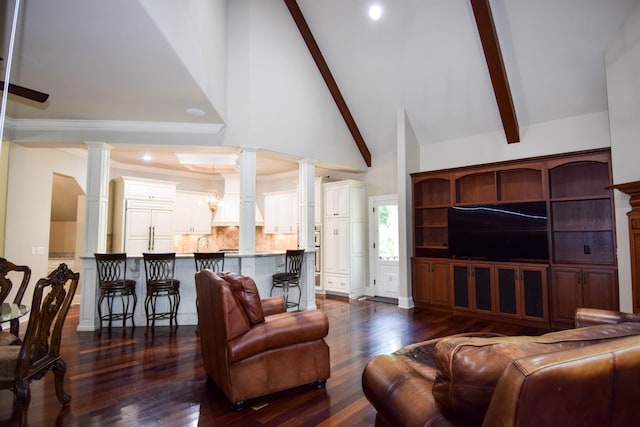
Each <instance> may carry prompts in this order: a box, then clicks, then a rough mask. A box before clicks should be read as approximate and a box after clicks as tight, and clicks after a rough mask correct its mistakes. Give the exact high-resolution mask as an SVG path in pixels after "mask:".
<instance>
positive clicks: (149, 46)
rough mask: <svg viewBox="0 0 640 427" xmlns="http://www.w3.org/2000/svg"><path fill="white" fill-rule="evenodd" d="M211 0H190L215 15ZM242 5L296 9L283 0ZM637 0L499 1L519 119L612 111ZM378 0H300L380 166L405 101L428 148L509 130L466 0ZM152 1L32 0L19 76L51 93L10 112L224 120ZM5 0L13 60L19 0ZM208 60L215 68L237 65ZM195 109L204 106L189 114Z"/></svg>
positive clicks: (500, 32)
mask: <svg viewBox="0 0 640 427" xmlns="http://www.w3.org/2000/svg"><path fill="white" fill-rule="evenodd" d="M208 1H210V0H189V1H186V2H185V4H187V5H188V8H189V10H191V11H192V12H193V11H194V10H197V9H199V8H202V9H206V10H209V11H211V9H207V6H206V4H207V2H208ZM233 1H234V2H245V3H246V2H249V3H251V2H252V1H260V2H263V3H262V5H263V6H262V7H265V6H264V4H268V7H271V8H282V9H283V10H286V6H285V2H283V1H282V0H233ZM638 1H639V0H536V1H530V0H491V1H490V5H491V9H492V12H493V20H494V23H495V28H496V32H497V36H498V38H499V42H500V47H501V53H502V57H503V60H504V68H505V70H506V74H507V76H508V82H509V87H510V91H511V94H512V99H513V106H514V111H515V114H516V116H517V121H518V124H519V126H520V128H526V127H528V126H530V125H532V124H536V123H542V122H548V121H552V120H558V119H563V118H566V117H571V116H577V115H583V114H588V113H593V112H599V111H604V110H606V109H607V97H606V85H605V69H604V61H603V52H604V50H605V48H606V47H607V45H608V43H609V41H610V39H611V37H612V35H613V34H614V33H615V31H616V30H617V29H618V28H619V26H620V24H621V22H622V20H623V19H624V17H625V15H626V14H627V13H628V12H629V10H630V9H631V8H632V7H634V6H635V5H636V4H637V3H638ZM221 2H222V3H224V1H223V0H216V1H215V2H214V3H221ZM264 2H268V3H264ZM376 2H377V3H378V4H380V5H381V6H382V9H383V15H382V17H381V19H380V20H378V21H372V20H370V19H369V18H368V16H367V9H368V7H369V5H370V4H371V3H373V2H370V1H368V0H322V1H317V0H298V1H297V4H298V5H299V7H300V10H301V11H302V13H303V14H304V17H305V18H306V21H307V23H308V26H309V29H310V30H311V32H312V33H313V35H314V37H315V40H316V42H317V44H318V47H319V49H320V51H321V52H322V54H323V56H324V59H325V60H326V63H327V65H328V67H329V69H330V70H331V72H332V75H333V77H334V78H335V82H336V84H337V86H338V87H339V88H340V90H341V93H342V96H343V97H344V100H345V102H346V105H347V106H348V108H349V110H350V112H351V114H352V115H353V118H354V121H355V123H356V124H357V126H358V129H359V131H360V132H361V134H362V137H363V140H364V141H365V142H366V144H367V146H368V148H369V149H370V150H371V153H372V157H373V162H376V156H380V155H385V153H389V152H391V151H392V150H393V149H392V148H391V147H392V146H393V145H394V144H395V132H396V111H397V108H398V107H404V108H405V109H406V112H407V115H408V117H409V119H410V120H411V123H412V126H413V129H414V131H415V134H416V136H417V138H418V140H419V142H420V143H421V144H430V143H434V142H440V141H446V140H449V139H455V138H461V137H465V136H470V135H477V134H483V133H488V132H495V131H498V130H502V129H503V127H502V122H501V120H500V115H499V112H498V107H497V104H496V98H495V95H494V91H493V87H492V83H491V79H490V75H489V72H488V70H487V63H486V62H485V57H484V53H483V49H482V44H481V41H480V37H479V35H478V29H477V27H476V22H475V20H474V15H473V10H472V7H471V3H470V0H377V1H376ZM152 3H153V2H152V1H148V0H136V1H132V0H110V1H104V0H82V1H81V0H56V1H51V0H22V6H21V7H22V14H21V19H20V21H19V27H18V28H19V31H18V38H17V43H16V48H15V49H14V58H13V66H12V70H11V82H13V83H15V84H19V85H22V86H26V87H30V88H33V89H37V90H41V91H43V92H47V93H49V94H50V99H49V101H47V103H46V104H44V105H38V104H36V103H32V102H25V101H23V100H21V99H19V98H17V97H13V96H11V97H10V99H9V103H8V107H7V116H8V117H10V118H12V119H64V120H108V121H121V120H126V121H144V122H170V123H198V124H202V125H203V126H204V125H223V124H225V122H226V120H227V117H226V114H227V111H228V108H227V104H229V103H230V102H231V100H229V99H224V97H223V96H219V97H217V98H216V94H217V92H216V89H215V88H213V89H212V88H211V87H209V86H207V85H206V84H205V83H203V81H202V79H201V78H199V76H198V75H197V74H196V73H194V72H193V68H192V67H189V66H188V63H190V60H189V58H187V57H186V56H185V55H184V54H181V52H180V51H179V46H178V45H176V43H175V40H174V41H171V40H167V38H166V37H165V35H164V34H166V32H163V31H160V29H159V25H158V22H159V21H158V17H157V16H155V18H152V16H151V15H152V14H150V13H149V12H150V7H152V6H150V5H151V4H152ZM231 3H232V2H229V3H228V6H227V9H230V8H231V6H230V5H231ZM0 4H1V5H2V6H3V8H2V10H1V11H0V12H2V13H4V16H3V17H2V18H3V22H5V25H4V28H3V30H4V31H3V34H2V36H3V39H2V51H1V53H0V56H2V57H4V58H7V53H8V43H9V37H8V36H9V32H10V27H11V19H12V17H13V16H12V10H13V4H14V0H1V1H0ZM218 10H219V9H218ZM218 18H219V17H218ZM268 18H269V16H265V19H268ZM252 19H254V20H259V19H261V17H260V16H254V17H252ZM211 21H212V24H211V28H213V27H215V25H218V24H219V22H216V21H215V19H212V20H211ZM176 22H183V21H181V20H179V19H177V20H176ZM198 24H199V25H201V24H202V22H199V23H198ZM265 25H269V24H268V23H265ZM290 25H291V27H292V28H295V24H294V23H293V20H291V21H290ZM204 27H206V25H204ZM178 30H179V29H178ZM185 31H186V30H185ZM273 31H274V32H277V31H280V27H279V26H275V25H274V27H273ZM201 34H202V32H201ZM291 34H294V35H295V36H296V37H299V36H300V34H299V33H298V32H292V33H291ZM201 55H203V57H204V58H206V61H205V62H206V63H207V64H208V65H207V66H208V69H212V68H214V69H215V67H216V66H221V67H223V66H224V63H225V61H226V60H227V57H226V56H224V55H216V54H215V53H212V52H206V53H203V52H201ZM309 58H311V57H309ZM309 60H311V59H309ZM5 62H6V61H5ZM191 63H193V61H192V60H191ZM216 64H218V65H216ZM219 64H222V65H219ZM3 66H4V63H3ZM274 66H277V63H276V64H274ZM2 72H3V74H4V67H3V69H2ZM2 80H4V79H2ZM219 92H220V91H218V93H219ZM189 107H190V108H198V109H201V110H202V111H203V112H204V113H205V114H204V115H202V116H193V115H189V114H188V113H187V112H186V109H187V108H189ZM337 108H338V107H336V109H337ZM505 144H506V138H505ZM116 148H117V147H116ZM115 151H116V152H117V150H115ZM121 154H122V159H123V161H124V159H126V158H129V157H130V156H127V155H126V153H125V151H124V150H123V152H122V153H121ZM168 161H169V160H168Z"/></svg>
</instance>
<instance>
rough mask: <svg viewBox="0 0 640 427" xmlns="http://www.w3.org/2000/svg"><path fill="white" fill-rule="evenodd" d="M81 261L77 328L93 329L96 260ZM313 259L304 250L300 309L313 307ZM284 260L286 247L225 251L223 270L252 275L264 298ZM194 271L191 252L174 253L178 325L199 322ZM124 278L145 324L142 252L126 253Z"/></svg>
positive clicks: (95, 324) (138, 317) (136, 315)
mask: <svg viewBox="0 0 640 427" xmlns="http://www.w3.org/2000/svg"><path fill="white" fill-rule="evenodd" d="M211 252H214V251H211ZM81 261H82V274H81V280H82V288H81V305H80V321H79V324H78V331H95V330H97V329H98V325H99V322H98V318H97V317H98V311H97V301H98V297H99V290H98V281H97V274H96V262H95V259H94V257H93V256H88V257H81ZM314 262H315V251H313V250H311V251H306V252H305V257H304V262H303V264H302V272H301V281H300V290H301V292H302V297H301V300H300V309H301V310H309V309H314V308H316V305H315V286H314V283H315V280H314ZM284 264H285V251H260V252H252V253H238V252H225V260H224V271H229V272H236V273H241V274H243V275H245V276H249V277H251V278H253V280H254V281H255V282H256V286H257V287H258V292H259V293H260V297H262V298H265V297H268V296H269V292H270V291H271V277H272V276H273V274H274V273H277V272H281V271H284ZM195 273H196V266H195V262H194V260H193V253H176V263H175V277H176V279H178V280H180V307H179V309H178V325H196V324H197V323H198V315H197V311H196V290H195ZM127 279H133V280H135V281H136V293H137V296H138V305H137V306H136V310H135V313H134V319H135V323H136V326H138V327H145V326H146V318H145V313H144V299H145V296H146V286H145V271H144V262H143V259H142V256H141V255H139V256H128V257H127ZM116 305H117V304H116ZM114 310H118V307H114ZM165 323H166V324H167V325H168V320H167V321H156V326H162V325H164V324H165ZM128 326H129V325H128Z"/></svg>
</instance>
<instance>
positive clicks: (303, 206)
mask: <svg viewBox="0 0 640 427" xmlns="http://www.w3.org/2000/svg"><path fill="white" fill-rule="evenodd" d="M315 172H316V168H315V161H314V160H311V159H302V160H300V161H299V162H298V204H299V205H298V206H299V208H298V218H299V226H298V228H299V229H298V242H299V245H300V248H301V249H304V250H305V251H306V252H305V257H304V268H303V269H302V272H301V275H302V276H301V277H302V281H301V283H300V286H301V288H300V290H301V292H302V298H301V301H300V305H301V308H302V309H306V310H312V309H315V308H316V288H315V257H316V253H315V241H314V238H313V237H314V225H315V205H316V196H315V192H316V190H315Z"/></svg>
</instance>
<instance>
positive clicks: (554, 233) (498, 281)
mask: <svg viewBox="0 0 640 427" xmlns="http://www.w3.org/2000/svg"><path fill="white" fill-rule="evenodd" d="M411 182H412V208H413V243H414V246H413V258H412V290H413V300H414V303H415V304H416V306H418V307H425V308H431V309H437V310H447V311H452V312H453V313H454V314H460V315H466V316H473V317H481V318H487V319H493V320H504V321H508V322H514V323H519V324H523V325H530V326H539V327H542V328H554V329H557V328H567V327H572V326H573V316H574V313H575V309H576V308H577V307H594V308H605V309H618V279H617V276H618V275H617V266H616V256H615V254H616V250H615V248H616V244H615V221H614V216H613V213H614V209H613V197H612V190H611V188H610V186H611V155H610V150H608V149H606V150H592V151H587V152H580V153H569V154H563V155H556V156H548V157H538V158H531V159H524V160H517V161H509V162H501V163H494V164H488V165H479V166H470V167H464V168H456V169H447V170H439V171H430V172H419V173H414V174H411ZM513 202H544V203H546V207H547V213H548V221H547V236H548V242H549V243H548V245H549V260H548V262H545V263H539V262H530V261H526V260H523V261H522V262H521V261H520V260H511V261H510V262H492V261H487V260H481V259H479V260H467V259H454V258H452V257H451V256H450V254H449V242H448V223H447V213H448V209H449V208H451V207H453V206H465V205H475V204H500V203H513ZM512 261H514V262H512Z"/></svg>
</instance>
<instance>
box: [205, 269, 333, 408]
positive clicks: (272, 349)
mask: <svg viewBox="0 0 640 427" xmlns="http://www.w3.org/2000/svg"><path fill="white" fill-rule="evenodd" d="M195 281H196V292H197V296H198V303H199V312H198V316H199V326H198V328H199V334H200V349H201V352H202V359H203V364H204V369H205V371H206V373H207V376H208V377H209V378H210V379H211V380H212V381H213V382H214V383H216V384H217V385H218V387H220V389H221V390H222V391H223V392H224V393H225V395H226V396H227V397H228V398H229V400H230V401H231V403H232V405H233V407H234V409H236V410H239V409H242V408H243V406H244V402H245V401H246V400H248V399H252V398H255V397H259V396H264V395H267V394H270V393H274V392H277V391H281V390H285V389H289V388H293V387H297V386H300V385H304V384H314V385H316V386H318V387H324V385H325V382H326V380H327V378H329V373H330V365H329V347H328V346H327V344H326V343H325V341H324V337H325V336H326V335H327V333H328V332H329V323H328V320H327V316H326V314H325V313H324V312H322V311H320V310H308V311H301V312H293V313H287V312H286V306H285V302H284V299H283V298H282V297H270V298H265V299H263V300H261V299H260V296H259V294H258V290H257V288H256V285H255V282H254V281H253V279H251V278H249V277H246V276H242V275H239V274H234V273H217V274H216V273H214V272H213V271H211V270H203V271H201V272H198V273H196V275H195Z"/></svg>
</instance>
